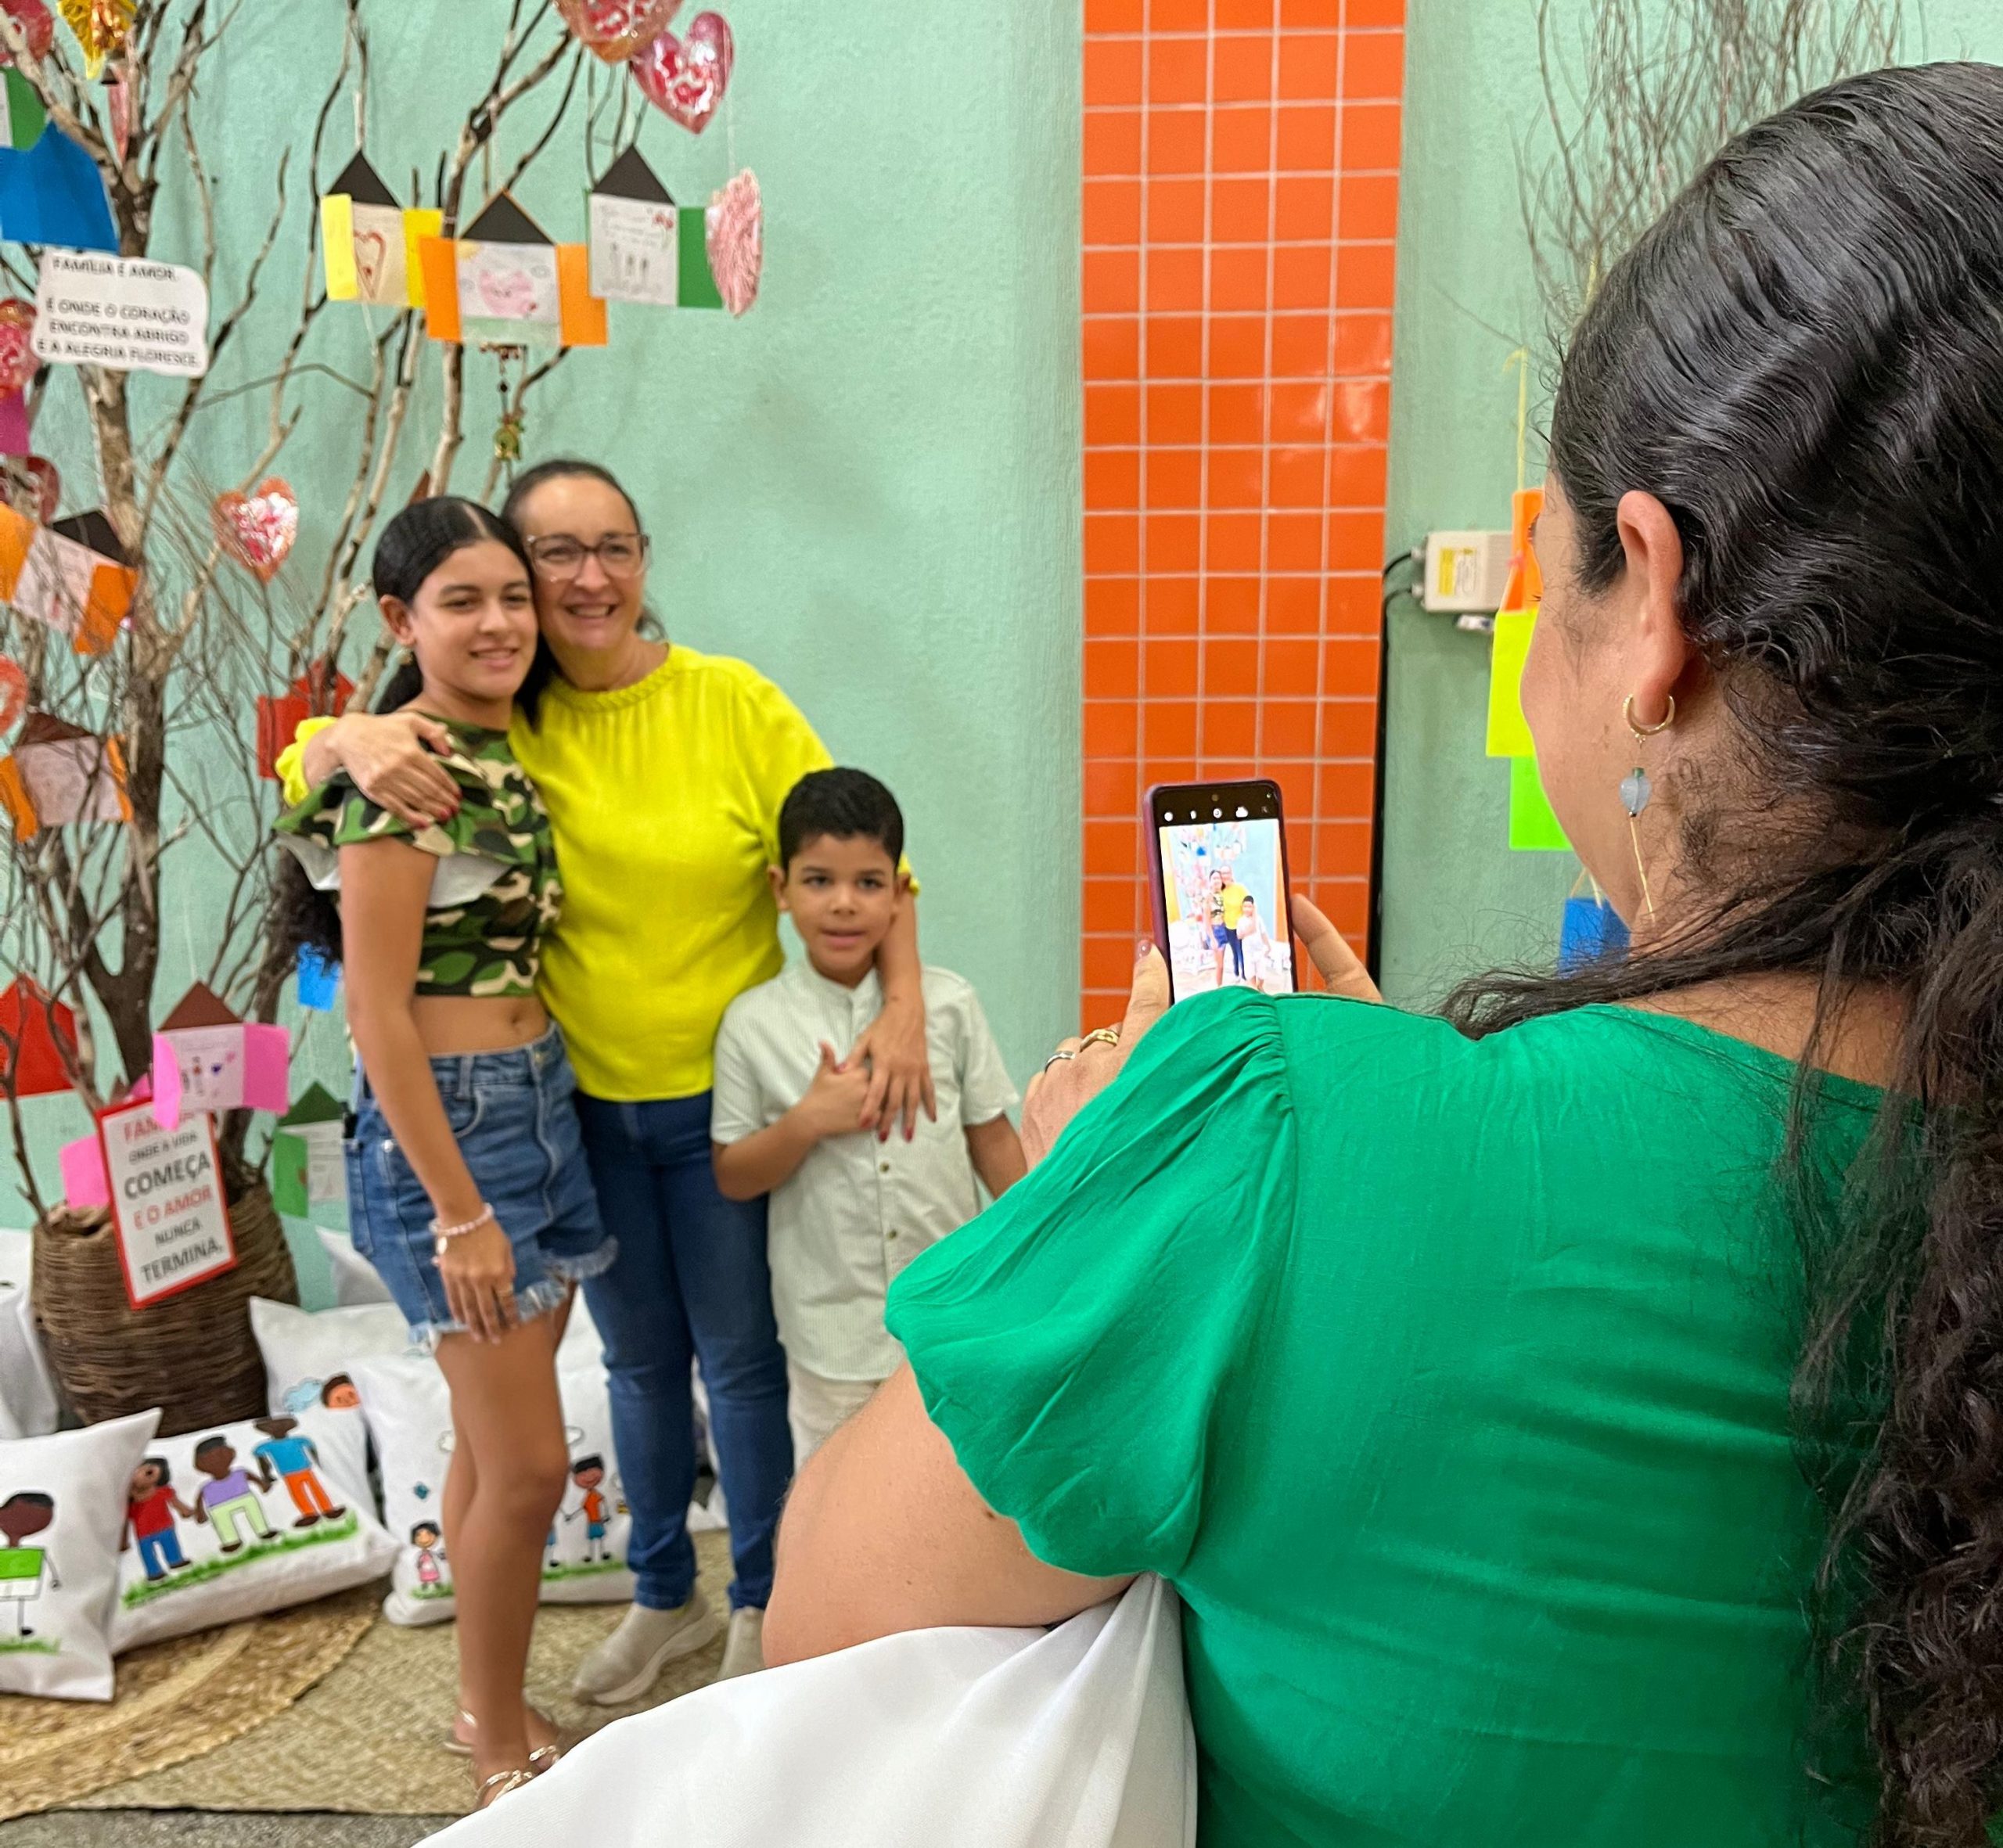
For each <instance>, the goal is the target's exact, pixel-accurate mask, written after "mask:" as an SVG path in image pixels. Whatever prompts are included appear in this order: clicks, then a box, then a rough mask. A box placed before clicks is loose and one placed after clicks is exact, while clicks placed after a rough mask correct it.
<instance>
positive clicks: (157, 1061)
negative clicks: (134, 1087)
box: [153, 1033, 181, 1129]
mask: <svg viewBox="0 0 2003 1848" xmlns="http://www.w3.org/2000/svg"><path fill="white" fill-rule="evenodd" d="M153 1120H154V1121H155V1122H156V1123H157V1124H159V1125H160V1127H161V1128H162V1129H178V1128H179V1127H181V1062H180V1061H179V1060H178V1059H177V1058H176V1057H175V1056H174V1041H172V1040H171V1039H170V1038H168V1037H167V1035H166V1034H164V1033H156V1034H154V1035H153Z"/></svg>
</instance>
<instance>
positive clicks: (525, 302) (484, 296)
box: [477, 269, 535, 321]
mask: <svg viewBox="0 0 2003 1848" xmlns="http://www.w3.org/2000/svg"><path fill="white" fill-rule="evenodd" d="M477 286H478V288H479V290H480V302H481V304H482V305H483V306H484V307H485V308H486V309H487V312H488V313H489V314H491V315H494V317H495V318H497V319H499V320H502V321H526V320H527V319H528V318H529V317H530V315H533V314H534V312H535V278H534V277H533V276H531V275H528V274H527V272H526V271H522V270H502V271H494V270H491V269H484V270H482V271H480V275H479V278H478V281H477Z"/></svg>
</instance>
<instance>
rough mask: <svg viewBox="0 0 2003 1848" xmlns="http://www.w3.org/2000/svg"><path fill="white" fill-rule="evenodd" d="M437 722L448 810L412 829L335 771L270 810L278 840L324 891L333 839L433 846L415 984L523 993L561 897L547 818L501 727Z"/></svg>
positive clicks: (332, 864) (331, 870)
mask: <svg viewBox="0 0 2003 1848" xmlns="http://www.w3.org/2000/svg"><path fill="white" fill-rule="evenodd" d="M446 723H447V724H448V729H449V730H450V731H451V733H452V735H453V736H454V738H455V739H456V740H457V741H458V749H457V750H454V751H452V752H451V753H448V754H447V755H446V756H444V757H441V759H440V760H439V761H440V762H441V763H442V764H444V767H445V768H447V769H448V770H449V771H451V773H452V775H453V776H454V777H455V778H457V779H458V785H459V788H460V789H461V791H462V796H461V799H460V803H459V810H458V814H455V815H452V816H450V817H448V818H447V819H446V820H444V821H443V822H434V823H433V824H432V825H431V826H430V827H429V828H426V829H423V830H422V831H421V832H419V831H415V830H413V829H412V828H411V827H410V826H409V825H408V824H406V823H405V822H400V821H398V820H397V818H396V817H395V816H394V815H393V814H390V813H389V811H387V810H386V809H382V808H379V807H377V806H376V804H374V803H372V802H371V801H370V800H369V798H368V797H367V796H364V795H363V794H362V793H361V791H360V790H358V789H356V788H355V786H354V784H353V783H352V782H350V781H349V780H348V778H347V774H346V773H345V772H344V771H343V772H341V773H340V774H337V775H335V776H333V777H331V778H329V779H328V781H327V782H325V783H323V784H322V785H321V786H320V787H319V788H318V789H315V791H314V792H313V793H311V795H310V796H307V798H306V800H304V802H302V803H301V804H300V805H299V806H298V807H297V808H295V809H292V810H289V811H287V812H286V814H282V815H281V816H280V817H279V820H278V822H277V824H276V826H277V829H278V834H279V842H280V843H281V844H282V846H284V847H287V848H289V850H291V851H292V853H293V855H294V856H295V857H297V859H298V861H299V862H300V865H302V866H304V868H305V869H306V873H307V877H308V878H309V879H311V881H312V882H313V883H314V884H315V886H318V888H319V889H320V890H322V891H323V892H331V891H336V890H339V888H340V849H341V848H342V847H351V846H356V845H359V844H360V843H362V842H365V841H371V840H408V842H410V843H411V844H412V846H413V847H421V848H422V849H423V850H424V851H425V852H426V853H427V854H437V856H438V867H437V872H435V873H434V874H433V876H432V881H431V897H430V903H429V904H427V906H426V909H425V915H424V942H423V949H422V950H421V951H420V952H419V957H418V967H417V990H416V991H417V993H419V994H456V995H476V996H482V997H484V996H489V995H512V994H534V992H535V984H536V976H537V973H538V969H539V967H540V965H541V945H542V939H543V937H544V935H545V933H546V932H548V929H550V927H551V926H552V925H554V924H555V923H556V915H557V913H558V912H559V911H560V910H561V909H562V908H563V882H562V880H561V879H559V876H558V875H557V871H556V842H555V840H554V838H553V836H552V834H551V832H550V828H549V817H548V814H547V813H546V812H545V810H544V808H543V806H542V797H541V796H540V795H539V794H538V793H537V791H536V786H535V785H534V783H533V782H530V780H529V777H528V773H527V771H525V770H523V768H522V767H521V765H520V764H518V763H516V761H515V753H513V752H512V750H509V746H508V734H507V733H506V732H490V731H487V730H485V729H484V728H481V727H480V726H477V725H467V724H459V723H458V722H457V721H446Z"/></svg>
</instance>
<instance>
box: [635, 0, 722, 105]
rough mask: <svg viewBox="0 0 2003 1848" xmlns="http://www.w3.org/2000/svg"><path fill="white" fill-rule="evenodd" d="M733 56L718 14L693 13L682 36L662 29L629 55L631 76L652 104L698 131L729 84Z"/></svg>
mask: <svg viewBox="0 0 2003 1848" xmlns="http://www.w3.org/2000/svg"><path fill="white" fill-rule="evenodd" d="M734 55H735V48H734V47H733V46H732V42H731V37H730V27H728V25H726V24H725V22H724V17H723V15H722V14H721V13H697V14H696V16H695V18H694V19H692V20H690V21H689V36H688V37H687V38H685V39H682V38H676V37H675V36H674V34H673V33H672V32H663V34H661V35H660V38H656V40H655V41H653V44H652V45H649V46H648V47H647V48H646V49H645V51H643V52H640V53H639V54H638V56H635V59H633V65H632V70H633V79H634V81H635V82H636V83H637V84H638V85H639V86H640V88H641V89H642V91H644V92H645V94H646V98H647V100H648V101H649V102H651V103H652V104H653V106H655V108H656V109H658V110H661V111H662V112H663V113H664V114H667V115H669V116H672V117H674V120H676V121H678V122H679V123H680V124H681V126H682V127H683V128H685V129H687V130H688V131H689V133H690V134H691V135H700V134H701V133H702V132H703V130H704V129H705V128H707V127H708V126H709V124H710V117H712V116H713V115H714V114H715V113H717V104H718V103H720V102H722V101H723V93H724V92H725V90H726V89H727V88H728V87H729V84H730V67H731V62H732V57H733V56H734Z"/></svg>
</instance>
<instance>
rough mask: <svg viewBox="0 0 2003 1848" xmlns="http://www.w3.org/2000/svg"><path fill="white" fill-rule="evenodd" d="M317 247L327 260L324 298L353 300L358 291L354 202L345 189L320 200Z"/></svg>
mask: <svg viewBox="0 0 2003 1848" xmlns="http://www.w3.org/2000/svg"><path fill="white" fill-rule="evenodd" d="M320 248H321V250H322V252H323V253H325V257H326V263H327V299H328V300H329V301H353V300H354V299H355V297H357V296H358V295H359V294H360V293H361V282H360V280H359V279H358V278H357V276H356V275H355V273H354V200H351V198H349V197H348V196H347V194H346V193H345V192H328V193H324V194H322V196H321V200H320Z"/></svg>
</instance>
